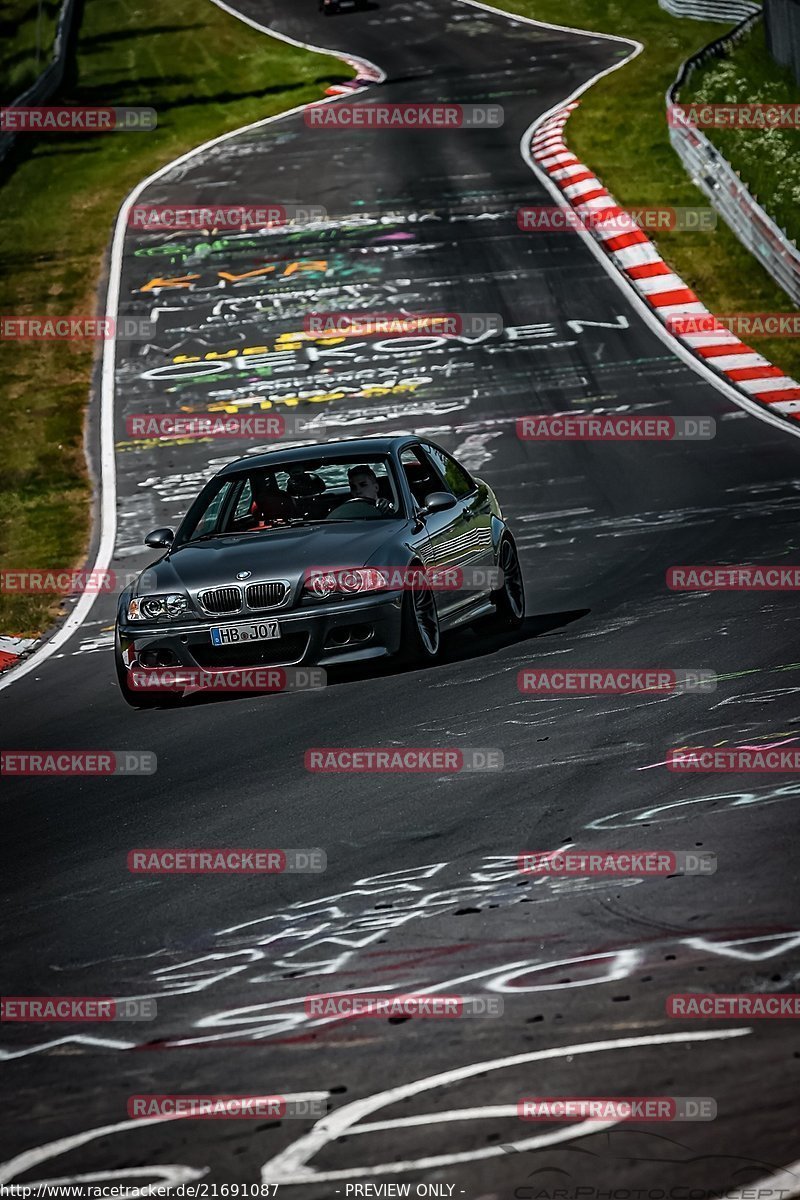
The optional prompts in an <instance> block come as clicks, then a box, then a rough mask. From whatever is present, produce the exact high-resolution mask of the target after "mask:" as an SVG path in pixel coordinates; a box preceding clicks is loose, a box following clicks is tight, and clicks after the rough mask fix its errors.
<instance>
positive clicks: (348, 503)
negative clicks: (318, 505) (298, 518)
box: [326, 496, 388, 521]
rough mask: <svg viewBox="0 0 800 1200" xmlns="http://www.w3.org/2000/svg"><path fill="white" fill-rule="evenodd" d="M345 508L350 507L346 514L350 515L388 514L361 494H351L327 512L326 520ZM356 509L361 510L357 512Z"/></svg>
mask: <svg viewBox="0 0 800 1200" xmlns="http://www.w3.org/2000/svg"><path fill="white" fill-rule="evenodd" d="M345 509H350V510H351V512H350V513H349V514H348V515H352V516H353V517H357V516H364V517H365V518H369V517H383V516H386V515H388V514H386V513H383V512H382V511H381V509H379V508H378V506H377V504H375V503H373V501H371V500H367V499H365V498H364V497H363V496H351V497H350V499H349V500H344V501H343V502H342V503H341V504H339V505H338V506H337V507H336V508H334V509H332V510H331V512H329V513H328V516H327V517H326V520H328V521H329V520H331V519H332V518H335V517H336V514H337V513H341V512H344V510H345ZM357 509H361V510H362V511H361V512H357V511H356V510H357Z"/></svg>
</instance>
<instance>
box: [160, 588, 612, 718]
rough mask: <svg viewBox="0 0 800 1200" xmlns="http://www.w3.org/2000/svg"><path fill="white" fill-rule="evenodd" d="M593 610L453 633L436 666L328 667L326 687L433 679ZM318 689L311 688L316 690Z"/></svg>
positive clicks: (199, 700)
mask: <svg viewBox="0 0 800 1200" xmlns="http://www.w3.org/2000/svg"><path fill="white" fill-rule="evenodd" d="M590 611H591V609H588V608H575V609H569V610H566V611H564V612H554V613H538V614H537V615H536V616H532V617H527V618H526V619H525V620H524V621H523V623H522V626H521V627H520V628H519V629H517V630H515V631H514V632H511V633H491V632H489V633H487V632H484V631H483V630H482V629H474V630H473V629H470V628H468V627H465V628H463V629H458V630H452V631H451V632H449V633H446V634H443V636H442V647H441V654H440V657H439V658H438V659H437V661H436V662H435V663H432V664H430V665H422V666H418V665H413V666H409V665H406V664H404V663H402V662H400V661H399V660H395V659H390V658H386V659H375V660H373V661H369V660H367V661H366V662H358V663H351V664H345V665H343V666H339V667H328V668H325V670H326V684H325V686H326V687H336V686H338V685H340V684H344V683H364V682H368V681H369V680H371V679H375V680H378V679H386V678H391V677H393V676H403V675H413V674H419V673H421V674H424V675H425V676H433V675H434V674H435V673H436V672H437V671H439V670H441V669H442V668H447V667H452V666H455V665H457V664H458V663H467V662H472V661H474V660H476V659H484V658H488V657H490V656H491V655H493V654H497V653H498V652H500V651H503V650H508V649H510V648H511V647H515V646H521V645H523V644H524V643H526V642H530V641H534V640H535V639H536V638H540V637H545V636H547V634H550V633H552V632H553V631H554V630H557V629H561V628H563V627H564V626H565V625H570V624H571V623H572V622H573V621H579V620H580V619H581V618H582V617H585V616H586V615H587V614H588V613H589V612H590ZM316 690H318V689H312V691H316ZM289 694H291V693H290V692H289V691H288V690H287V691H276V692H235V693H228V694H221V693H219V692H215V693H213V694H211V695H209V694H208V693H197V694H195V695H190V696H186V697H185V698H184V699H183V700H181V701H180V702H179V704H178V707H179V708H180V709H187V708H195V707H197V706H198V705H201V704H202V705H205V704H235V703H236V702H239V703H241V702H242V701H248V700H254V699H258V700H266V699H267V697H268V696H273V697H276V698H277V697H279V696H285V695H289ZM158 707H159V708H161V707H163V708H174V707H175V700H174V699H170V700H167V699H166V698H165V702H164V705H163V706H160V705H159V706H158Z"/></svg>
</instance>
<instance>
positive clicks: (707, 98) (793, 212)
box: [683, 22, 800, 242]
mask: <svg viewBox="0 0 800 1200" xmlns="http://www.w3.org/2000/svg"><path fill="white" fill-rule="evenodd" d="M683 98H684V99H687V100H698V101H702V102H704V103H714V102H718V101H727V102H728V103H731V102H733V103H737V104H747V103H757V102H762V103H763V102H764V101H768V102H770V103H787V104H796V103H797V83H796V82H795V79H794V76H793V75H792V72H791V71H790V70H788V69H787V68H785V67H781V66H779V65H778V63H776V62H773V60H772V59H771V58H770V57H769V54H768V53H767V46H766V40H765V36H764V25H763V23H762V22H759V23H758V24H757V25H755V26H754V28H753V29H752V30H751V31H750V33H749V34H748V36H747V37H745V38H743V39H742V41H740V42H739V43H738V44H737V45H736V46H734V47H733V50H732V52H731V54H730V55H728V56H727V57H725V58H720V59H712V60H711V61H710V62H709V63H706V64H705V65H704V66H703V67H702V68H701V69H700V70H697V71H695V73H694V74H693V75H692V78H691V79H690V81H689V86H688V87H687V88H686V89H685V93H684V97H683ZM706 136H707V137H709V138H710V139H711V141H713V142H714V145H715V146H717V147H718V148H719V149H720V150H721V151H722V153H723V154H724V155H725V157H726V158H727V159H728V161H729V162H730V163H732V164H733V166H734V167H735V168H736V170H737V171H738V172H739V174H740V175H741V177H742V179H743V180H744V181H745V183H746V184H747V186H748V187H749V189H750V191H751V192H753V193H754V195H756V196H757V197H758V199H759V203H760V204H761V205H762V206H763V207H764V208H765V209H766V210H767V212H768V213H769V215H770V216H771V217H772V219H773V221H776V222H777V223H778V225H780V227H781V229H783V230H785V231H786V232H787V233H788V234H789V236H790V237H791V238H793V239H794V241H795V242H797V241H798V240H800V130H797V129H765V130H761V129H710V130H707V131H706Z"/></svg>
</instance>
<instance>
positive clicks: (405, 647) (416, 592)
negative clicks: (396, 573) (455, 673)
mask: <svg viewBox="0 0 800 1200" xmlns="http://www.w3.org/2000/svg"><path fill="white" fill-rule="evenodd" d="M412 569H414V568H412ZM418 570H419V575H418V578H416V579H414V580H413V581H412V583H411V586H410V587H409V588H408V590H407V591H406V592H405V593H404V594H403V609H402V618H401V633H400V636H401V642H402V645H401V650H400V658H401V660H402V661H403V662H405V663H406V664H408V665H409V666H424V665H425V664H426V663H434V662H436V660H437V658H438V657H439V653H440V651H441V642H442V639H441V632H440V630H439V611H438V609H437V607H436V598H435V596H434V594H433V592H432V591H431V589H430V587H429V586H428V584H427V582H426V580H425V577H424V572H423V571H422V569H421V568H419V569H418Z"/></svg>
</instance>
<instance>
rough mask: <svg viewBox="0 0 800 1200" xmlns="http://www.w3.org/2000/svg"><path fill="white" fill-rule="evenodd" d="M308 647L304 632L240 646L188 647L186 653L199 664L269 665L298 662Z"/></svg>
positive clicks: (217, 666) (285, 664) (210, 665)
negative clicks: (188, 649) (188, 652)
mask: <svg viewBox="0 0 800 1200" xmlns="http://www.w3.org/2000/svg"><path fill="white" fill-rule="evenodd" d="M307 646H308V634H307V633H292V634H289V636H288V637H282V638H279V639H276V640H275V641H268V642H246V643H245V644H244V645H243V646H242V645H239V646H212V645H211V643H210V642H209V643H204V644H202V645H197V646H191V647H190V653H191V655H192V657H193V658H194V659H195V661H196V662H197V663H198V665H199V666H201V667H213V668H216V669H217V670H220V669H222V668H223V667H269V666H278V665H284V666H287V665H289V664H290V663H295V662H299V660H300V659H301V658H302V657H303V655H304V654H305V652H306V647H307Z"/></svg>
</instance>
